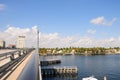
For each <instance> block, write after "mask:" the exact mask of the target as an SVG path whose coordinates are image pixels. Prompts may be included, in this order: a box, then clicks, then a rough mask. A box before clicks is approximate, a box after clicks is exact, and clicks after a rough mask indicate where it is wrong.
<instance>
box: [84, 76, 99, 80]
mask: <svg viewBox="0 0 120 80" xmlns="http://www.w3.org/2000/svg"><path fill="white" fill-rule="evenodd" d="M82 80H98V79H97V78H95V77H94V76H90V77H86V78H82Z"/></svg>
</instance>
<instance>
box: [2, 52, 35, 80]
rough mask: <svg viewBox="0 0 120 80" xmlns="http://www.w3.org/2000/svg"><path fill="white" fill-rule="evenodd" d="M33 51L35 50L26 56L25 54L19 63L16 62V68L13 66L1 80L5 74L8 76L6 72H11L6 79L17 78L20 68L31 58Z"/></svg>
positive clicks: (13, 79)
mask: <svg viewBox="0 0 120 80" xmlns="http://www.w3.org/2000/svg"><path fill="white" fill-rule="evenodd" d="M34 52H35V50H34V51H32V52H31V53H30V54H29V55H28V56H27V58H25V59H23V60H22V61H21V62H22V63H21V62H20V63H18V64H17V65H16V66H18V65H19V66H18V67H17V68H15V67H16V66H15V67H14V68H15V69H14V68H13V69H12V70H11V71H10V72H8V73H7V74H6V75H5V76H4V77H3V78H2V79H1V80H3V79H5V78H6V77H7V76H8V74H9V73H11V72H12V73H11V74H10V75H9V76H8V77H7V79H6V80H17V78H18V76H19V75H20V74H21V72H22V70H23V68H24V67H25V65H26V64H27V62H28V61H29V59H30V58H31V56H32V55H33V53H34Z"/></svg>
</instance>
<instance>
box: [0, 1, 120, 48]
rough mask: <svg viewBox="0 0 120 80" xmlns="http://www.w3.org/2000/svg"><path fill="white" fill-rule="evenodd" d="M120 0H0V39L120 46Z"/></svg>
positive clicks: (56, 44)
mask: <svg viewBox="0 0 120 80" xmlns="http://www.w3.org/2000/svg"><path fill="white" fill-rule="evenodd" d="M119 9H120V0H0V39H1V40H5V41H6V44H7V45H8V44H16V43H17V37H18V36H19V35H25V36H26V46H27V47H28V46H29V47H30V46H35V45H36V40H35V39H36V28H38V29H39V31H40V44H39V45H40V47H50V48H51V47H69V46H72V47H120V31H119V29H120V15H119V14H120V10H119Z"/></svg>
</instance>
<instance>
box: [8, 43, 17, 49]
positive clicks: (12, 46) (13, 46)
mask: <svg viewBox="0 0 120 80" xmlns="http://www.w3.org/2000/svg"><path fill="white" fill-rule="evenodd" d="M8 48H11V49H14V48H16V45H15V44H9V45H8Z"/></svg>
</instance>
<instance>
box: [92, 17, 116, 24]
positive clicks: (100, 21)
mask: <svg viewBox="0 0 120 80" xmlns="http://www.w3.org/2000/svg"><path fill="white" fill-rule="evenodd" d="M116 20H117V18H113V19H112V20H110V21H108V20H106V19H105V17H104V16H101V17H97V18H95V19H92V20H91V21H90V23H92V24H95V25H104V26H111V25H112V24H113V23H114V22H115V21H116Z"/></svg>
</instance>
